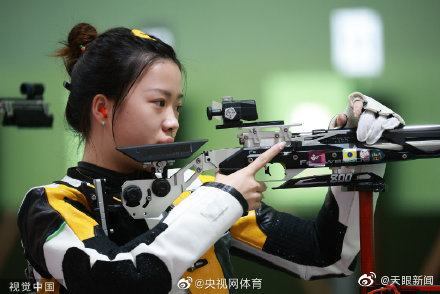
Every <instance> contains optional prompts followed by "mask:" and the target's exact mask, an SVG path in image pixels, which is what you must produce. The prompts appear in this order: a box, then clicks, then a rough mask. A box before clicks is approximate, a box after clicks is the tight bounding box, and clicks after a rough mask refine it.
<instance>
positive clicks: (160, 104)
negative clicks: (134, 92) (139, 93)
mask: <svg viewBox="0 0 440 294" xmlns="http://www.w3.org/2000/svg"><path fill="white" fill-rule="evenodd" d="M154 103H155V104H156V105H157V106H159V107H164V106H165V100H159V101H154Z"/></svg>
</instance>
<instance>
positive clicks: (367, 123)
mask: <svg viewBox="0 0 440 294" xmlns="http://www.w3.org/2000/svg"><path fill="white" fill-rule="evenodd" d="M375 120H376V118H375V116H374V114H373V113H372V112H371V111H365V112H364V113H362V114H361V117H360V119H359V124H358V128H357V131H356V135H357V139H358V141H360V142H365V141H366V140H367V138H368V135H369V132H370V128H371V125H372V124H373V123H374V121H375Z"/></svg>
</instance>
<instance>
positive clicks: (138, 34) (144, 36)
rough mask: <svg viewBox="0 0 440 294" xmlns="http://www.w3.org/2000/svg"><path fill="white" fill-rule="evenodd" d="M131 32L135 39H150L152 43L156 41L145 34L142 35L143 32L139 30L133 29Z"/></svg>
mask: <svg viewBox="0 0 440 294" xmlns="http://www.w3.org/2000/svg"><path fill="white" fill-rule="evenodd" d="M131 32H132V33H133V35H135V36H136V37H139V38H142V39H150V40H153V41H157V40H156V39H154V38H151V37H150V36H148V35H147V34H145V33H144V32H143V31H141V30H137V29H134V30H131Z"/></svg>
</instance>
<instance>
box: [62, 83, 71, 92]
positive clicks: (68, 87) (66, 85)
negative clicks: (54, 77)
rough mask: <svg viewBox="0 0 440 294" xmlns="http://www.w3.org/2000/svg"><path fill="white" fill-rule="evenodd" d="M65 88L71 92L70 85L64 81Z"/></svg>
mask: <svg viewBox="0 0 440 294" xmlns="http://www.w3.org/2000/svg"><path fill="white" fill-rule="evenodd" d="M63 86H64V88H66V90H69V91H70V84H69V83H68V82H66V81H64V82H63Z"/></svg>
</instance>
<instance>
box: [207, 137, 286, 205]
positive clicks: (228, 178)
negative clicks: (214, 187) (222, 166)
mask: <svg viewBox="0 0 440 294" xmlns="http://www.w3.org/2000/svg"><path fill="white" fill-rule="evenodd" d="M285 146H286V142H280V143H277V144H275V145H273V146H272V147H271V148H270V149H268V150H266V151H265V152H264V153H262V154H261V155H260V156H258V158H257V159H255V160H254V161H253V162H252V163H251V164H249V165H248V166H247V167H245V168H242V169H240V170H238V171H236V172H234V173H232V174H230V175H223V174H221V173H219V172H217V173H216V175H215V182H218V183H222V184H225V185H228V186H231V187H234V188H235V189H236V190H237V191H238V192H240V193H241V195H243V197H244V199H245V200H246V201H247V203H248V205H249V210H254V209H257V208H258V207H260V205H261V200H262V199H263V197H264V196H263V192H264V191H266V189H267V187H266V184H265V183H263V182H260V181H257V180H255V174H256V173H257V172H258V171H259V170H260V169H262V168H263V167H264V166H265V165H266V164H268V163H269V162H270V161H271V160H272V158H274V157H275V156H276V155H277V154H278V153H280V152H281V150H283V149H284V147H285Z"/></svg>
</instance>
